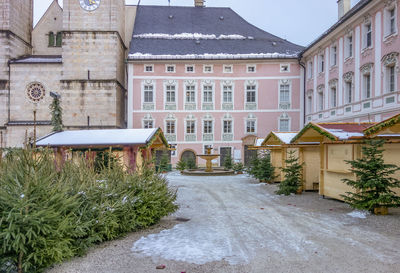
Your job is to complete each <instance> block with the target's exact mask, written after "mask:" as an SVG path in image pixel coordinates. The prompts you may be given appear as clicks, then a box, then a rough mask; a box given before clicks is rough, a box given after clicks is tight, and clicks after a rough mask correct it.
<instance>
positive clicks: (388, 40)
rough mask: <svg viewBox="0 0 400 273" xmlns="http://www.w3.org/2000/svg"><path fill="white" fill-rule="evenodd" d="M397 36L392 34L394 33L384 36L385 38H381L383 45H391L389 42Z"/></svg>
mask: <svg viewBox="0 0 400 273" xmlns="http://www.w3.org/2000/svg"><path fill="white" fill-rule="evenodd" d="M397 34H398V32H394V33H391V34H388V35H386V36H385V37H384V38H383V42H384V43H391V42H393V40H394V39H395V38H396V37H397Z"/></svg>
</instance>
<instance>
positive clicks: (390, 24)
mask: <svg viewBox="0 0 400 273" xmlns="http://www.w3.org/2000/svg"><path fill="white" fill-rule="evenodd" d="M396 14H397V12H396V5H395V4H393V5H391V6H389V7H388V8H386V9H385V15H384V16H385V23H384V24H385V36H390V35H392V34H395V33H396V32H397V16H396Z"/></svg>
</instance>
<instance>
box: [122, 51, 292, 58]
mask: <svg viewBox="0 0 400 273" xmlns="http://www.w3.org/2000/svg"><path fill="white" fill-rule="evenodd" d="M297 57H298V55H297V53H293V54H290V53H287V54H283V53H278V52H274V53H248V54H227V53H217V54H211V53H205V54H186V55H169V54H161V55H153V54H148V53H140V52H137V53H131V54H129V56H128V59H132V60H159V59H161V60H180V59H202V60H203V59H204V60H209V59H215V60H220V59H235V60H236V59H292V58H297Z"/></svg>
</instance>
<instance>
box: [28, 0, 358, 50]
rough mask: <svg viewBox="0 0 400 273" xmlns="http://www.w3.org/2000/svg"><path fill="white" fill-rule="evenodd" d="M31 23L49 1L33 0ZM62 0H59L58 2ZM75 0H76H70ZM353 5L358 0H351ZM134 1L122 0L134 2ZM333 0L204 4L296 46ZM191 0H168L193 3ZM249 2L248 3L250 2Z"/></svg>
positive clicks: (215, 0) (214, 0)
mask: <svg viewBox="0 0 400 273" xmlns="http://www.w3.org/2000/svg"><path fill="white" fill-rule="evenodd" d="M34 1H35V10H34V17H35V19H34V23H35V24H36V22H37V21H38V20H39V19H40V17H41V16H42V15H43V13H44V12H45V11H46V9H47V8H48V6H49V5H50V3H51V2H52V1H53V0H34ZM62 1H63V0H59V2H60V4H62ZM72 1H79V0H72ZM351 1H352V4H353V5H354V4H355V3H356V2H358V1H359V0H351ZM137 2H138V0H126V3H127V4H133V5H136V4H137ZM336 2H337V0H208V1H206V6H208V7H230V8H232V9H233V10H234V11H235V12H237V13H238V14H239V15H240V16H242V17H243V18H245V19H246V20H247V21H249V22H250V23H252V24H254V25H255V26H257V27H259V28H261V29H263V30H265V31H268V32H270V33H272V34H274V35H277V36H279V37H281V38H284V39H287V40H289V41H291V42H293V43H297V44H299V45H303V46H305V45H308V44H309V43H311V42H312V41H313V40H314V39H316V38H317V37H318V36H320V35H321V34H322V33H323V32H324V31H326V30H327V29H328V28H329V27H330V26H331V25H333V24H334V23H335V22H336V21H337V3H336ZM193 3H194V0H171V5H176V6H193V5H194V4H193ZM250 3H251V4H250ZM141 5H168V0H141Z"/></svg>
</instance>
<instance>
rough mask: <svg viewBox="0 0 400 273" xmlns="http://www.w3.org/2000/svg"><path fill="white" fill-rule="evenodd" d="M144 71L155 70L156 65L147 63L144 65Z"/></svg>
mask: <svg viewBox="0 0 400 273" xmlns="http://www.w3.org/2000/svg"><path fill="white" fill-rule="evenodd" d="M144 72H147V73H150V72H154V65H152V64H145V65H144Z"/></svg>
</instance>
